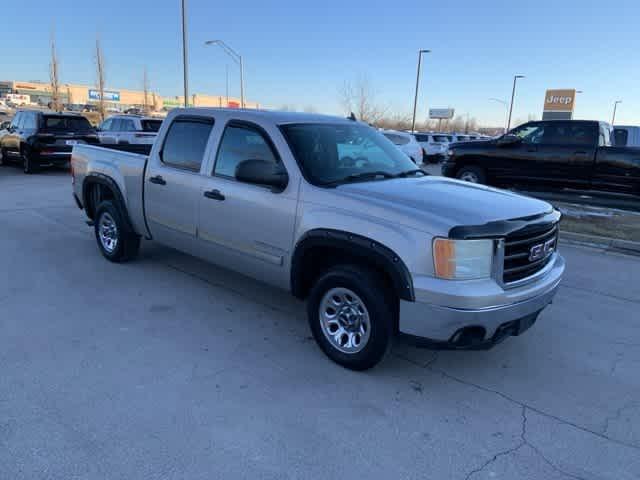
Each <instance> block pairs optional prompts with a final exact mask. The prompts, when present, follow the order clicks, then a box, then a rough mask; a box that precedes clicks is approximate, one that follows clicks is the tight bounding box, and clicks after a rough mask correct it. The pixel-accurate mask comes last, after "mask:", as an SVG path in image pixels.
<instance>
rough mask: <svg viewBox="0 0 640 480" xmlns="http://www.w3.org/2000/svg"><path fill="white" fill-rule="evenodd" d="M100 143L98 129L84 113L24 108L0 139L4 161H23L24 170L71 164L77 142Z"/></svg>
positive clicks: (32, 171) (4, 162) (29, 171)
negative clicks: (93, 126) (72, 153)
mask: <svg viewBox="0 0 640 480" xmlns="http://www.w3.org/2000/svg"><path fill="white" fill-rule="evenodd" d="M97 142H98V137H97V135H96V133H95V130H94V129H93V128H92V127H91V124H90V123H89V121H88V120H87V119H86V118H85V117H83V116H81V115H76V114H72V113H45V112H41V111H36V110H21V111H18V112H16V115H15V117H13V121H12V122H11V125H10V126H9V129H8V132H7V134H6V135H4V136H3V137H2V138H1V139H0V156H1V157H2V162H3V164H6V163H10V162H20V163H22V164H23V166H24V173H34V172H36V171H37V170H38V169H39V168H40V167H41V166H44V165H56V166H63V165H66V164H68V163H69V160H70V159H71V150H72V148H73V146H74V145H77V144H86V143H94V144H95V143H97Z"/></svg>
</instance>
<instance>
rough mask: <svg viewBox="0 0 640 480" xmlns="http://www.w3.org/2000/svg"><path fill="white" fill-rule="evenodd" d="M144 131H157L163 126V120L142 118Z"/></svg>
mask: <svg viewBox="0 0 640 480" xmlns="http://www.w3.org/2000/svg"><path fill="white" fill-rule="evenodd" d="M140 123H141V124H142V131H143V132H152V133H157V132H158V130H160V127H161V126H162V120H141V121H140Z"/></svg>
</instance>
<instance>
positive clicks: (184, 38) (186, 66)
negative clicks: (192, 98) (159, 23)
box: [182, 0, 189, 108]
mask: <svg viewBox="0 0 640 480" xmlns="http://www.w3.org/2000/svg"><path fill="white" fill-rule="evenodd" d="M182 71H183V75H184V78H183V81H184V107H185V108H187V107H188V106H189V57H188V51H187V0H182Z"/></svg>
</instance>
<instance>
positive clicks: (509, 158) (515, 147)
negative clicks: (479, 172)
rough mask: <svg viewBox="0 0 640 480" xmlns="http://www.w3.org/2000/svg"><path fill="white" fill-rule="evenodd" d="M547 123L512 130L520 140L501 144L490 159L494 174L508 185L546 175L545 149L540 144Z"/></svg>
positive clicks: (532, 123) (525, 125)
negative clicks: (542, 149)
mask: <svg viewBox="0 0 640 480" xmlns="http://www.w3.org/2000/svg"><path fill="white" fill-rule="evenodd" d="M544 134H545V125H544V124H542V123H539V122H530V123H525V124H524V125H521V126H520V127H518V128H516V129H514V130H512V131H511V135H515V136H517V137H520V141H519V142H515V143H509V144H503V145H500V144H497V145H496V148H495V151H494V154H493V158H492V159H491V161H490V174H491V175H492V176H493V177H495V178H496V179H498V181H499V182H500V183H501V184H505V185H508V186H511V185H514V184H524V183H529V182H531V181H534V180H535V179H537V178H539V176H540V175H543V174H544V152H542V151H541V150H540V145H541V143H542V140H543V138H544Z"/></svg>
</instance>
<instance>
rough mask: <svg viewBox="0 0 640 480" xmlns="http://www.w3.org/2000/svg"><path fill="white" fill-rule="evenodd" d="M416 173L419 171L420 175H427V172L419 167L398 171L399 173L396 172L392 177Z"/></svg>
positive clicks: (402, 176) (403, 176) (404, 176)
mask: <svg viewBox="0 0 640 480" xmlns="http://www.w3.org/2000/svg"><path fill="white" fill-rule="evenodd" d="M416 173H421V174H422V175H424V176H425V177H426V176H427V175H429V174H428V173H427V172H425V171H424V170H420V169H419V168H416V169H413V170H407V171H406V172H400V173H396V174H395V175H394V176H393V178H406V177H409V176H411V175H415V174H416Z"/></svg>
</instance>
